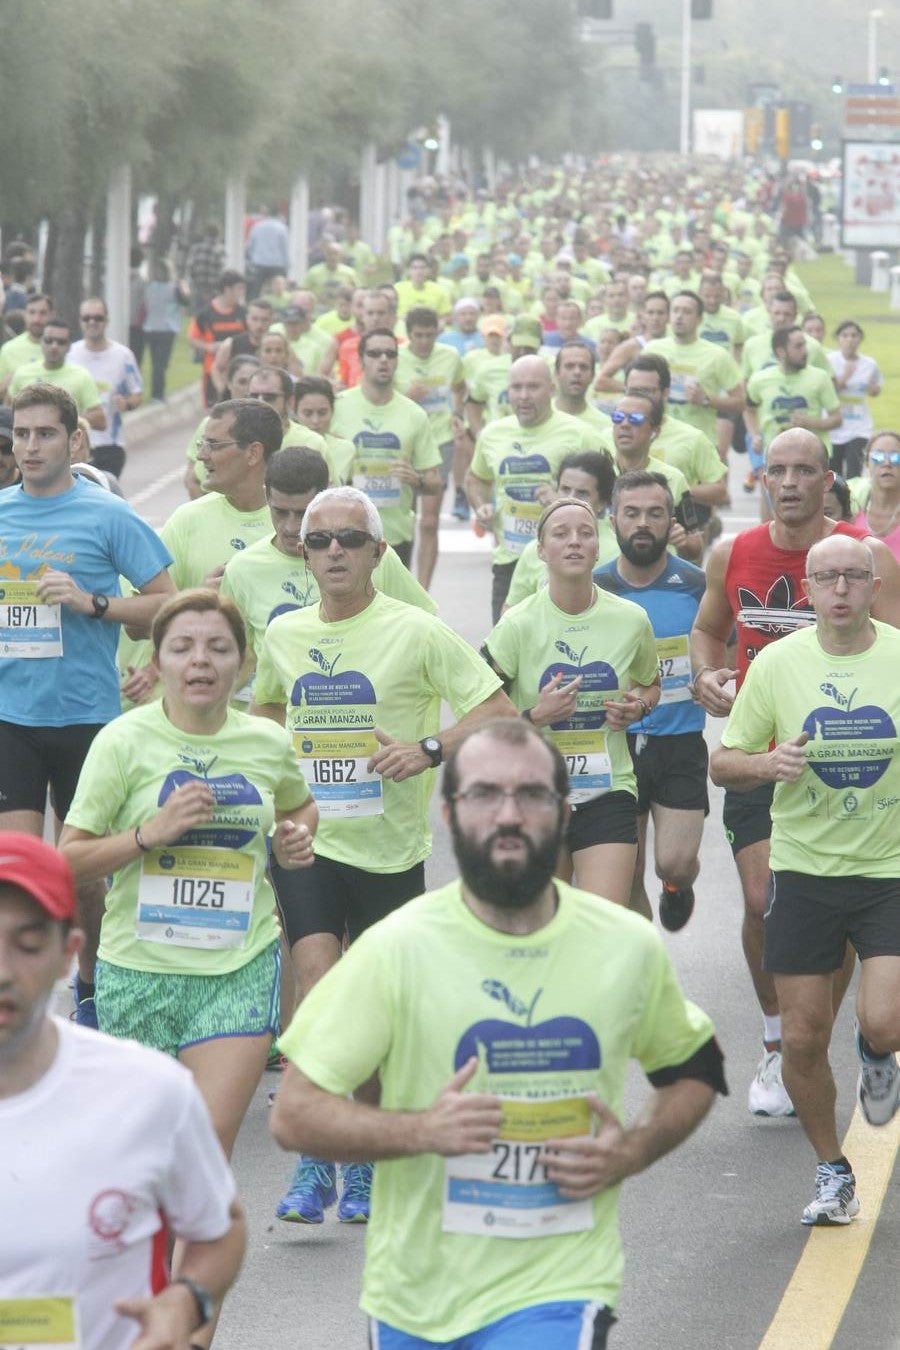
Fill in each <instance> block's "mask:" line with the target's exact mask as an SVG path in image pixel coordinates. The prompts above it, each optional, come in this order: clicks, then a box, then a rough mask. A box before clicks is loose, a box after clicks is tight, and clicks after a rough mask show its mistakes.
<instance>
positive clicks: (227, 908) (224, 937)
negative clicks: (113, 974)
mask: <svg viewBox="0 0 900 1350" xmlns="http://www.w3.org/2000/svg"><path fill="white" fill-rule="evenodd" d="M255 872H256V866H255V863H254V860H253V858H251V857H250V856H249V854H247V853H241V852H240V851H239V850H237V849H231V848H197V847H194V846H190V847H186V848H182V847H180V846H178V845H175V846H173V847H172V848H154V849H151V850H150V852H149V853H145V854H144V856H143V858H142V860H141V879H140V882H139V884H138V919H137V936H138V937H139V938H141V939H143V941H145V942H160V943H163V944H164V945H166V946H170V947H205V948H207V949H214V950H216V951H221V950H222V949H223V948H225V947H243V946H244V945H245V944H246V941H247V934H248V932H249V930H250V918H251V915H252V913H253V900H254V895H255V887H254V880H255Z"/></svg>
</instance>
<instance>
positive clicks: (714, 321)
mask: <svg viewBox="0 0 900 1350" xmlns="http://www.w3.org/2000/svg"><path fill="white" fill-rule="evenodd" d="M697 336H698V337H699V338H702V339H703V341H704V342H714V343H715V344H716V346H717V347H722V348H723V349H724V350H725V351H726V352H727V353H728V355H729V356H733V355H734V349H735V347H739V346H740V345H741V343H742V342H743V341H744V328H743V324H742V323H741V316H740V314H739V313H738V312H737V310H736V309H732V308H731V307H730V306H729V305H720V306H719V308H718V309H717V310H716V312H715V314H710V313H709V311H708V310H707V311H705V313H704V315H703V318H702V319H701V320H700V327H699V328H698V329H697Z"/></svg>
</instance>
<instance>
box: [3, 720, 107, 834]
mask: <svg viewBox="0 0 900 1350" xmlns="http://www.w3.org/2000/svg"><path fill="white" fill-rule="evenodd" d="M102 726H103V723H102V722H90V723H85V724H83V725H82V724H78V723H76V724H74V725H72V726H69V727H23V726H18V725H17V724H16V723H15V722H0V811H38V812H39V813H40V814H41V815H43V814H44V811H45V810H46V807H47V788H48V787H49V788H50V800H51V802H52V803H53V809H54V811H55V812H56V814H57V815H58V816H59V818H60V820H65V817H66V813H67V811H68V809H69V807H70V806H71V805H72V798H73V797H74V796H75V788H76V787H77V785H78V777H79V775H80V773H81V766H82V765H83V764H84V761H85V759H86V757H87V752H88V750H89V749H90V748H91V741H92V740H93V739H94V737H95V736H96V735H97V732H98V731H100V729H101V727H102Z"/></svg>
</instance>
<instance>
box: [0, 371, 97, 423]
mask: <svg viewBox="0 0 900 1350" xmlns="http://www.w3.org/2000/svg"><path fill="white" fill-rule="evenodd" d="M38 380H40V381H41V382H42V383H46V384H57V385H59V386H60V388H61V389H65V390H66V392H67V393H69V394H71V395H72V397H73V398H74V400H75V404H76V406H77V408H78V414H79V416H82V415H83V414H84V413H85V412H86V411H87V409H88V408H96V407H97V406H98V405H99V403H100V390H99V389H98V388H97V385H96V383H95V382H94V377H93V376H92V375H89V374H88V372H87V371H86V370H84V369H83V368H82V367H81V366H70V365H62V366H60V367H59V370H47V369H45V367H44V363H43V361H41V362H40V363H38V362H35V361H29V362H28V364H27V365H22V366H19V368H18V369H17V370H16V372H15V374H14V375H13V377H12V379H11V380H10V382H9V389H8V390H7V398H9V399H14V398H15V396H16V394H19V393H21V391H22V390H23V389H25V388H27V386H28V385H29V384H37V382H38Z"/></svg>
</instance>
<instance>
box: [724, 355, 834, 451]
mask: <svg viewBox="0 0 900 1350" xmlns="http://www.w3.org/2000/svg"><path fill="white" fill-rule="evenodd" d="M747 401H748V403H751V404H753V405H754V406H755V407H756V408H757V409H758V416H759V425H760V429H761V431H762V437H763V444H764V445H769V443H770V442H771V441H772V440H773V439H774V437H775V436H777V435H778V433H779V431H784V430H786V428H787V427H789V426H790V425H791V414H792V413H794V412H798V411H800V410H801V409H802V410H804V411H806V412H808V413H810V414H811V415H812V416H813V417H822V416H824V414H825V413H827V412H834V411H835V409H837V408H839V407H840V406H841V401H840V399H839V398H838V394H837V390H836V389H835V387H834V383H833V381H832V380H831V378H830V376H828V375H825V374H823V372H822V371H821V370H814V369H812V368H811V367H810V366H806V367H805V368H804V369H803V370H796V371H791V372H790V373H789V374H785V372H784V371H783V370H782V369H781V366H767V367H766V368H765V370H758V371H757V372H756V374H755V375H751V377H750V379H749V380H748V381H747ZM815 434H816V435H817V436H818V437H819V438H820V439H821V440H822V441H823V442H824V443H825V446H826V448H827V449H828V451H829V452H830V451H831V441H830V439H829V437H828V433H827V432H825V431H817V432H816V433H815Z"/></svg>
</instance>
